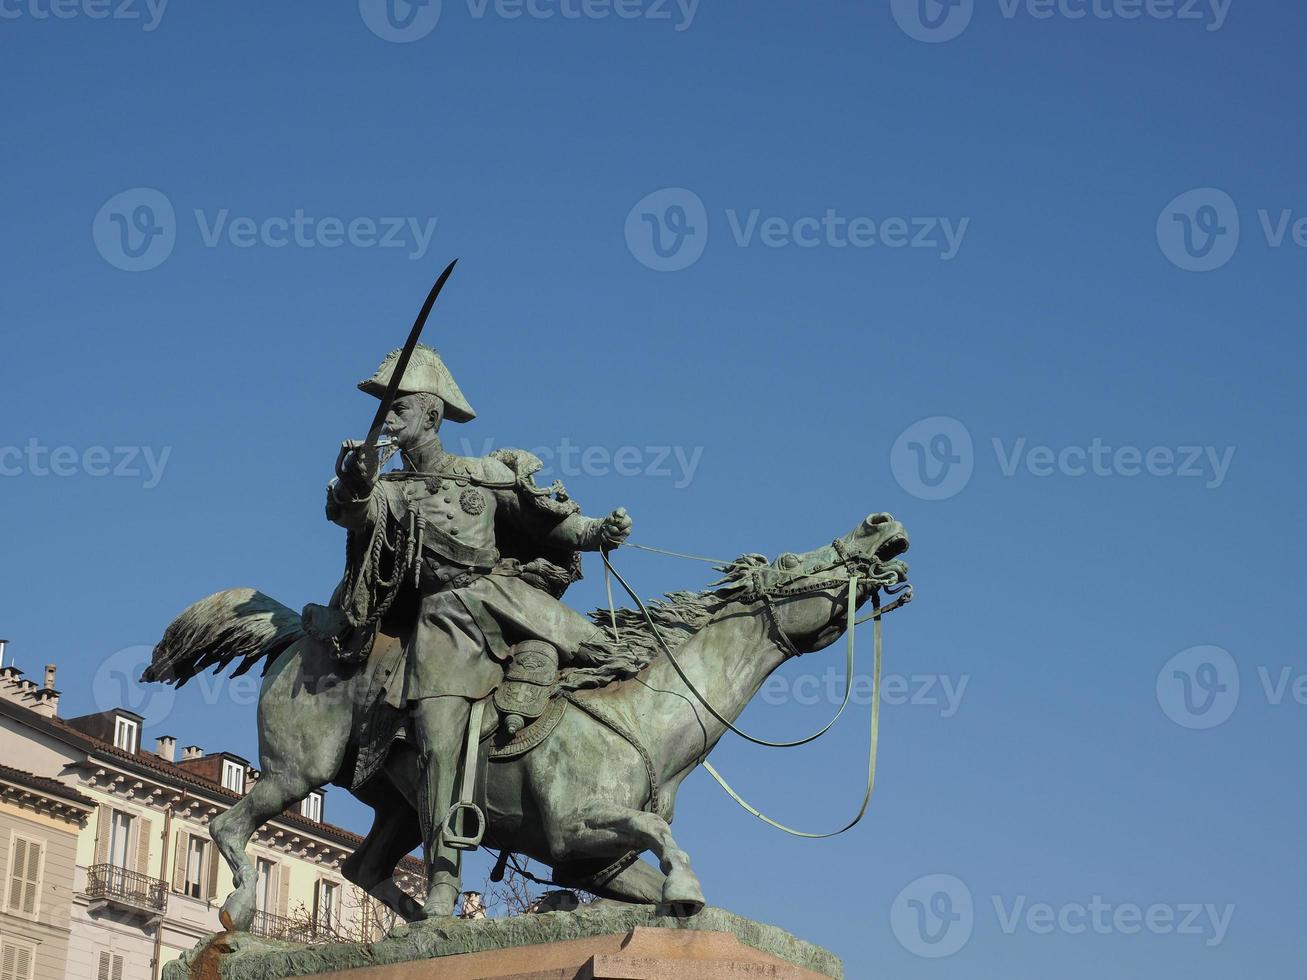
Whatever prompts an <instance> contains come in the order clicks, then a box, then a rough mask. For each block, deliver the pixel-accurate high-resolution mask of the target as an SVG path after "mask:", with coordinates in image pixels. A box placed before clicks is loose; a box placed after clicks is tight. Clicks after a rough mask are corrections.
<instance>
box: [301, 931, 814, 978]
mask: <svg viewBox="0 0 1307 980" xmlns="http://www.w3.org/2000/svg"><path fill="white" fill-rule="evenodd" d="M326 977H329V978H330V980H492V978H493V980H829V977H828V975H827V974H824V973H815V972H813V971H812V970H807V969H804V968H803V967H801V966H796V965H795V964H793V963H790V962H787V961H785V960H782V959H780V958H779V957H776V956H771V955H769V954H767V953H763V952H760V951H758V950H756V949H752V948H751V947H749V946H746V945H744V944H743V943H742V942H740V941H739V939H737V938H736V937H735V936H733V935H731V934H730V933H727V932H699V931H674V930H668V929H651V928H645V927H641V928H638V929H632V930H631V931H630V932H628V933H626V934H625V935H620V934H619V935H611V936H596V937H595V938H593V939H576V940H572V941H570V942H562V943H548V944H545V945H540V946H519V947H517V948H515V949H501V950H493V951H487V952H483V953H463V954H461V955H457V956H446V957H441V958H440V959H438V960H415V961H412V962H409V963H395V964H391V965H390V966H380V967H364V968H362V969H355V970H347V971H344V972H340V973H330V974H326V975H325V976H324V975H320V977H319V980H325V978H326Z"/></svg>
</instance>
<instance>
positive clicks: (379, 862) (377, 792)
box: [340, 746, 424, 922]
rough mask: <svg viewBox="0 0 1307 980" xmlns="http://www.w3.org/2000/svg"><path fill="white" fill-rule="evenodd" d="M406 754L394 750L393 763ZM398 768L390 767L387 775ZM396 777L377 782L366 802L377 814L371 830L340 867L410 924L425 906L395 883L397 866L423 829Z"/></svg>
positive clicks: (420, 841) (419, 915)
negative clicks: (395, 781)
mask: <svg viewBox="0 0 1307 980" xmlns="http://www.w3.org/2000/svg"><path fill="white" fill-rule="evenodd" d="M403 751H406V750H404V749H402V748H401V747H398V746H397V747H396V748H395V749H393V750H392V752H391V756H392V760H395V759H396V758H397V757H398V756H400V755H401V753H402V752H403ZM395 768H396V766H395V765H394V764H392V763H388V764H387V768H386V772H387V775H391V770H392V769H395ZM394 779H395V776H393V775H391V778H390V779H389V780H387V779H377V780H374V781H373V783H374V784H383V783H384V785H378V786H376V788H375V789H374V791H373V793H371V794H369V797H368V800H367V802H368V803H369V804H370V805H371V806H372V809H373V812H374V813H375V814H376V816H375V818H374V820H373V824H372V829H371V830H370V831H368V835H367V837H365V838H364V839H363V843H362V844H360V845H359V847H358V849H357V850H356V851H355V852H354V853H353V854H351V855H350V856H349V857H348V858H347V859H346V861H345V863H344V864H343V865H341V869H340V870H341V873H342V874H344V875H345V877H346V878H347V879H349V880H350V881H352V882H354V884H356V885H358V886H359V887H360V888H362V889H363V890H364V891H365V892H367V893H368V894H369V895H371V896H372V897H373V898H375V899H377V900H378V901H380V902H383V903H384V904H385V905H386V906H387V907H389V908H391V909H393V910H394V911H396V912H398V913H399V914H400V915H401V916H403V917H404V919H405V920H406V921H408V922H416V921H417V920H418V919H421V918H423V917H424V914H423V911H422V906H421V905H419V904H418V903H417V902H416V901H414V899H413V898H412V897H411V896H409V895H407V894H405V893H404V891H403V889H401V888H400V887H399V885H398V884H396V883H395V865H397V864H399V861H400V858H402V857H403V856H404V855H405V854H407V853H408V852H409V851H411V850H413V848H415V847H417V846H418V845H419V844H421V843H422V828H421V826H420V825H419V823H418V815H417V810H416V809H414V807H413V805H412V804H411V803H409V802H408V801H407V800H406V799H405V797H404V795H403V794H402V793H401V792H400V791H399V789H398V788H396V785H395V783H394V781H393V780H394Z"/></svg>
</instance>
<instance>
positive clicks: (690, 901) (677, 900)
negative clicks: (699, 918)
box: [663, 871, 705, 918]
mask: <svg viewBox="0 0 1307 980" xmlns="http://www.w3.org/2000/svg"><path fill="white" fill-rule="evenodd" d="M663 904H664V905H666V906H668V908H670V909H671V912H672V915H674V916H676V917H677V918H689V917H690V916H692V915H698V914H699V913H700V912H702V911H703V907H704V905H705V899H704V897H703V889H702V888H701V887H699V879H698V878H696V877H695V876H694V875H693V874H690V873H688V872H679V873H678V872H676V871H673V872H672V873H671V874H670V875H668V876H667V881H666V882H665V883H664V885H663Z"/></svg>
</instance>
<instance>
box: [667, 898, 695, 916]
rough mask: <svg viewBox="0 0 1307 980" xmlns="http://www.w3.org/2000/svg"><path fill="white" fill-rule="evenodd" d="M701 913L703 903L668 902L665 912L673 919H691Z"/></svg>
mask: <svg viewBox="0 0 1307 980" xmlns="http://www.w3.org/2000/svg"><path fill="white" fill-rule="evenodd" d="M702 911H703V902H668V903H667V912H668V914H669V915H671V917H672V918H674V919H692V918H694V917H695V916H696V915H698V914H699V913H700V912H702Z"/></svg>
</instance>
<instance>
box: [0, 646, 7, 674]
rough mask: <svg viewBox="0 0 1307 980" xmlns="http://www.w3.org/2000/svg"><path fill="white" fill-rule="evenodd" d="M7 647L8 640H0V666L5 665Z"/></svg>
mask: <svg viewBox="0 0 1307 980" xmlns="http://www.w3.org/2000/svg"><path fill="white" fill-rule="evenodd" d="M8 649H9V641H8V640H0V667H3V666H5V651H6V650H8Z"/></svg>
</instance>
